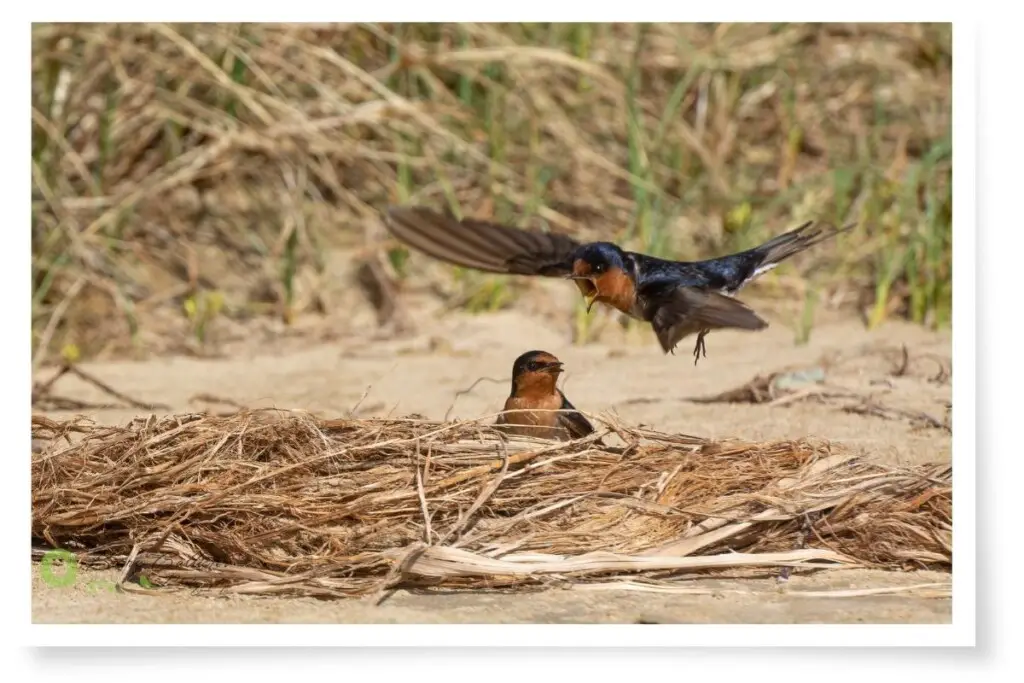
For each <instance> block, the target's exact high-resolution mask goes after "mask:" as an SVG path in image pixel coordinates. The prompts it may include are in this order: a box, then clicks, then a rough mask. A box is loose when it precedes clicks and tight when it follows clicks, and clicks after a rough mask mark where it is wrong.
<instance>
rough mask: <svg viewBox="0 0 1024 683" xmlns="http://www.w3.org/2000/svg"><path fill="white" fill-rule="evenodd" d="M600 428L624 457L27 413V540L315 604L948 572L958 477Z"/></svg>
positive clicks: (464, 429)
mask: <svg viewBox="0 0 1024 683" xmlns="http://www.w3.org/2000/svg"><path fill="white" fill-rule="evenodd" d="M593 419H594V420H595V421H596V423H597V424H603V425H604V426H605V429H604V430H600V429H599V430H598V432H597V434H595V435H593V436H594V437H595V439H596V438H599V437H601V436H604V437H608V436H609V435H611V434H613V433H614V434H618V435H620V436H622V437H623V438H624V440H625V441H626V442H627V446H626V447H625V448H618V447H614V446H609V445H599V444H597V443H595V441H594V440H590V441H588V440H586V439H584V440H580V441H577V442H570V443H561V442H545V441H540V440H533V439H528V438H512V439H510V438H508V437H507V436H505V435H502V434H501V433H500V432H498V431H496V430H495V429H493V428H492V427H491V426H489V425H488V424H481V423H480V421H466V422H455V423H438V422H432V421H428V420H415V419H366V420H358V419H351V420H318V419H315V418H313V417H312V416H309V415H307V414H305V413H300V412H289V413H283V412H274V411H239V412H237V413H234V414H231V415H228V416H212V415H200V414H186V415H169V416H166V417H161V418H157V417H153V416H150V417H148V418H136V419H135V420H133V421H132V422H131V423H129V424H128V425H125V426H108V427H101V426H95V425H92V424H90V423H87V422H84V421H77V422H76V421H69V422H55V421H52V420H48V419H46V418H42V417H35V418H33V438H34V439H36V440H38V441H41V442H42V443H44V444H45V448H43V450H42V452H41V453H38V454H34V455H33V463H32V485H33V495H32V537H33V542H34V544H36V545H37V546H50V547H59V548H64V549H67V550H70V551H72V552H74V553H76V554H77V556H78V558H79V561H80V562H82V563H84V564H86V565H97V566H113V567H118V568H121V569H122V574H123V575H124V577H125V579H129V580H130V579H131V578H132V577H135V576H137V575H138V574H139V573H140V572H141V573H144V574H145V576H146V577H147V579H148V581H149V582H150V583H151V584H154V585H157V586H161V585H162V586H193V587H205V588H215V589H223V590H228V591H234V592H245V593H260V594H289V595H318V596H323V597H338V596H351V595H362V594H372V593H379V592H381V591H383V590H386V589H389V588H394V587H413V586H445V587H448V588H467V589H468V588H480V587H496V586H503V587H514V588H526V587H529V586H537V585H543V584H547V583H550V582H551V581H563V582H569V583H570V584H575V583H580V582H593V581H597V582H608V581H610V580H616V579H629V580H632V581H643V580H657V581H658V582H660V583H661V584H666V585H668V584H672V583H673V582H678V581H680V580H682V579H684V578H687V577H692V576H693V575H694V574H709V573H719V574H720V573H722V572H730V571H731V572H737V571H738V572H741V573H744V574H745V575H757V574H762V575H763V574H764V573H765V572H767V571H770V570H772V568H776V567H792V568H793V569H794V570H808V569H820V568H827V567H855V566H864V567H882V568H889V569H900V568H922V567H926V568H939V569H949V568H951V563H952V553H951V529H952V526H951V515H952V502H951V500H952V499H951V480H952V470H951V467H950V466H948V465H938V464H936V465H926V466H919V467H914V468H899V469H894V468H889V467H884V466H881V465H878V464H874V463H869V462H866V461H863V460H861V459H858V458H856V457H854V455H852V454H850V453H847V452H844V451H841V450H838V449H835V450H834V449H832V448H831V447H830V445H829V444H827V443H813V442H811V441H798V442H779V443H768V444H753V443H742V442H727V443H710V442H706V441H704V440H702V439H698V438H696V437H689V436H685V435H678V434H676V435H673V434H661V433H658V432H654V431H651V430H637V429H633V428H631V427H629V426H627V425H623V424H620V423H615V422H613V421H612V420H611V419H610V418H607V417H593ZM428 520H429V522H428ZM428 523H429V526H428ZM428 528H429V529H431V531H430V532H429V534H428V532H427V529H428ZM802 534H803V536H802ZM804 536H806V544H803V543H802V542H801V540H800V539H801V538H803V537H804ZM129 568H131V569H132V571H131V572H129V571H128V570H129ZM126 587H127V588H130V586H128V585H126Z"/></svg>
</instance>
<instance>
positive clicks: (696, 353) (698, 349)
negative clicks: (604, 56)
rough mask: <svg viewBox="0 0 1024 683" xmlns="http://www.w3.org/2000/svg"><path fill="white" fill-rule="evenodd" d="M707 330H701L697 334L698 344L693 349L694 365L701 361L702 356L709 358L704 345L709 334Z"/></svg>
mask: <svg viewBox="0 0 1024 683" xmlns="http://www.w3.org/2000/svg"><path fill="white" fill-rule="evenodd" d="M707 333H708V332H707V330H701V331H700V332H698V333H697V343H696V344H695V345H694V347H693V364H694V365H696V364H697V361H698V360H700V358H701V356H703V357H704V358H707V357H708V349H707V346H705V345H704V336H705V335H706V334H707Z"/></svg>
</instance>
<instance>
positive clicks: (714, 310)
mask: <svg viewBox="0 0 1024 683" xmlns="http://www.w3.org/2000/svg"><path fill="white" fill-rule="evenodd" d="M648 306H650V307H651V308H652V310H653V315H652V316H651V317H650V320H651V327H653V328H654V333H655V334H656V335H657V337H658V342H659V343H660V344H661V348H662V350H664V351H665V353H668V352H670V351H672V350H673V349H674V348H675V347H676V345H677V344H678V343H679V342H680V340H682V339H683V338H684V337H686V336H688V335H690V334H694V333H696V332H700V331H701V330H714V329H721V328H727V327H733V328H738V329H742V330H761V329H764V328H766V327H768V323H766V322H765V321H764V320H763V319H762V318H761V317H760V316H759V315H757V314H756V313H754V311H753V310H751V309H750V307H749V306H747V305H746V304H744V303H743V302H741V301H739V300H738V299H734V298H732V297H730V296H726V295H724V294H719V293H718V292H715V291H709V290H705V289H700V288H697V287H687V286H677V287H673V288H667V289H664V290H663V291H661V292H657V293H656V294H655V295H653V296H651V297H650V298H649V299H648Z"/></svg>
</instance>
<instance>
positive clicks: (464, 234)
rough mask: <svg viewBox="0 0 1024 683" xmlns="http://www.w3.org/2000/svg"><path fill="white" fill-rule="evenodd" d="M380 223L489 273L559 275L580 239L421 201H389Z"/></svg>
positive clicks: (434, 252)
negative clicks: (424, 204)
mask: <svg viewBox="0 0 1024 683" xmlns="http://www.w3.org/2000/svg"><path fill="white" fill-rule="evenodd" d="M385 224H386V225H387V227H388V230H389V231H390V232H391V234H392V235H394V236H395V237H396V238H397V239H399V240H400V241H402V242H404V243H405V244H407V245H409V246H410V247H412V248H414V249H417V250H419V251H422V252H423V253H425V254H427V255H428V256H432V257H434V258H436V259H438V260H440V261H444V262H446V263H450V264H452V265H456V266H462V267H463V268H472V269H475V270H482V271H485V272H488V273H508V274H512V275H542V276H547V277H559V276H564V275H568V274H569V273H570V272H572V263H571V260H570V257H571V255H572V252H573V250H574V249H575V248H576V247H577V246H579V242H577V241H576V240H574V239H573V238H571V237H569V236H568V235H563V234H560V233H546V232H540V231H536V230H523V229H520V228H514V227H511V226H507V225H498V224H496V223H488V222H485V221H477V220H472V219H465V220H461V221H460V220H458V219H456V218H455V217H454V216H451V215H445V214H443V213H438V212H436V211H431V210H430V209H426V208H423V207H416V206H409V207H404V206H402V207H391V208H389V209H388V210H387V213H386V220H385Z"/></svg>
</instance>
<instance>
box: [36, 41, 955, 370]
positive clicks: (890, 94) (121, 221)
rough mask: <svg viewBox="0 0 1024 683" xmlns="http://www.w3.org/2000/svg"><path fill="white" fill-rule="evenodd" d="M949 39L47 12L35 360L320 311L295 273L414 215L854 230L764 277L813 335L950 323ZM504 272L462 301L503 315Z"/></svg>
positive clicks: (654, 228) (677, 243) (616, 227)
mask: <svg viewBox="0 0 1024 683" xmlns="http://www.w3.org/2000/svg"><path fill="white" fill-rule="evenodd" d="M951 31H952V29H951V26H950V25H948V24H937V25H923V24H895V25H892V24H864V25H850V24H826V25H820V24H752V25H742V24H740V25H715V24H662V25H657V24H651V25H644V24H622V25H614V24H500V25H499V24H461V25H460V24H427V25H411V24H405V25H383V24H381V25H296V26H288V25H244V24H243V25H226V24H223V25H213V24H195V25H158V24H152V25H148V24H147V25H143V24H120V25H90V24H73V25H54V24H36V25H34V27H33V58H32V69H33V82H32V178H33V195H32V222H33V224H32V236H33V240H32V243H33V248H32V264H33V266H32V276H33V284H32V286H33V301H32V304H33V305H32V316H33V318H32V329H33V350H34V352H35V353H36V354H37V359H38V354H39V353H40V350H41V349H45V351H44V352H43V353H50V354H51V356H52V355H55V354H58V353H59V349H62V348H67V347H68V345H69V344H73V345H75V348H76V349H79V350H80V352H81V354H82V356H84V357H90V356H95V355H97V354H110V353H115V352H118V351H124V350H131V349H132V348H134V349H136V350H140V349H144V350H147V351H153V350H160V347H161V345H162V344H167V343H168V342H167V340H166V339H165V338H164V337H153V336H152V335H150V336H148V337H147V336H146V334H145V332H146V331H147V330H148V329H150V328H151V327H152V326H153V325H155V324H156V323H155V322H154V321H155V320H157V319H158V318H159V315H160V314H161V313H163V314H167V313H168V312H170V314H173V316H174V317H175V318H176V319H181V321H182V324H181V327H180V329H181V330H182V334H183V335H186V336H188V335H192V336H195V337H198V338H200V339H201V338H202V337H203V336H204V334H205V332H206V329H207V327H208V326H209V325H210V324H211V321H212V320H214V319H215V318H216V317H217V316H228V317H234V318H244V317H246V316H250V317H251V316H265V315H275V316H280V317H281V318H283V319H284V320H286V321H291V320H292V319H293V317H294V316H295V315H298V314H302V313H307V312H312V311H316V310H322V302H318V301H317V299H316V296H315V295H314V296H301V294H302V291H301V290H302V288H301V287H298V286H297V279H298V274H299V273H303V272H308V273H312V274H313V275H314V277H327V276H328V275H329V274H328V273H326V272H325V259H324V253H325V250H327V249H328V248H329V247H334V246H342V245H349V246H353V247H356V248H362V247H364V246H365V244H366V242H367V240H369V239H370V238H371V236H372V235H376V234H378V231H379V221H380V218H379V210H380V209H381V208H383V207H384V206H385V205H386V204H388V203H392V202H405V201H411V202H417V203H426V204H432V205H435V206H440V205H443V204H448V205H450V206H451V207H452V208H453V210H455V211H456V212H457V213H461V214H463V215H475V216H479V217H482V218H491V219H494V220H500V221H508V222H511V223H514V224H517V225H524V226H526V225H529V226H535V227H536V226H545V225H546V226H548V227H550V228H551V229H556V230H563V231H568V232H575V233H578V234H580V235H581V236H584V237H587V238H597V237H600V238H605V239H616V240H621V241H624V242H625V243H626V244H628V245H629V246H630V247H632V248H636V249H640V250H644V251H647V252H650V253H654V254H659V255H666V256H672V257H678V258H697V257H707V256H711V255H717V254H720V253H722V252H725V251H727V250H731V249H738V248H745V247H748V246H752V245H753V244H755V243H756V242H758V241H760V240H763V239H766V238H767V237H768V236H770V235H772V234H776V233H777V232H779V231H781V230H784V229H787V228H790V227H793V226H794V224H796V223H797V222H801V221H804V220H808V219H811V218H821V219H824V220H829V221H833V222H836V223H843V224H845V223H848V222H853V221H855V222H857V223H858V228H857V229H856V230H855V231H854V232H852V233H849V234H847V235H844V236H842V237H841V238H840V239H839V240H838V241H837V242H836V243H835V247H834V248H830V249H817V250H815V252H814V255H813V262H814V263H816V264H818V268H817V269H816V272H815V273H814V274H813V283H811V280H810V278H811V275H810V274H809V273H807V272H806V269H801V267H800V266H801V264H806V263H809V262H810V260H809V259H804V260H801V259H794V261H795V263H793V264H786V266H784V267H782V268H780V269H778V271H775V272H773V273H771V274H769V276H766V277H765V278H764V282H763V283H762V282H760V281H759V282H758V283H757V284H756V287H759V288H761V289H763V290H765V291H764V293H765V295H772V294H773V293H774V294H775V295H777V296H784V297H789V298H791V299H794V300H797V301H801V302H803V303H802V304H801V306H802V307H803V311H804V312H803V313H802V314H801V316H800V321H799V322H798V326H799V329H798V330H797V338H798V340H799V339H801V338H805V337H806V335H807V334H808V333H809V328H808V326H809V324H810V323H809V319H810V317H809V316H810V312H811V311H812V310H813V308H814V307H816V306H821V305H823V302H826V301H832V302H835V301H843V302H846V303H847V305H849V306H851V307H853V308H855V309H856V310H857V311H858V312H859V314H860V315H862V316H863V318H864V320H865V323H866V324H868V325H877V324H878V323H880V322H882V321H883V320H885V319H886V318H888V317H892V316H899V317H904V318H907V319H910V320H913V321H916V322H919V323H922V324H927V325H934V326H942V325H948V324H949V322H950V306H951V287H952V279H951V247H952V231H951V209H952V207H951V205H952V187H951V185H952V171H951V158H952V146H951V128H950V121H951V83H950V81H951V76H950V73H951V63H952V54H951ZM388 256H389V257H390V260H389V263H390V267H391V269H392V272H395V273H397V274H398V275H399V276H401V274H402V273H404V272H405V270H406V268H407V265H408V264H407V262H406V257H407V254H405V253H404V252H403V250H401V249H400V248H392V249H391V251H390V252H389V253H388ZM506 280H507V279H505V280H503V279H500V278H497V279H496V278H493V277H487V276H483V275H481V274H479V273H467V272H455V273H454V282H453V286H456V287H458V288H459V291H460V292H461V295H460V296H461V297H462V299H461V300H462V301H464V305H465V306H467V307H468V308H470V309H471V310H493V309H495V308H500V307H504V306H507V305H511V304H512V303H513V302H514V298H515V297H514V294H513V293H511V292H509V291H506V290H507V289H508V285H507V283H506ZM314 289H315V287H314ZM585 324H586V323H585V320H584V319H583V317H582V316H581V317H580V318H579V319H578V320H577V321H576V327H577V336H578V338H582V337H585V336H586V334H585V329H583V328H584V327H585Z"/></svg>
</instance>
